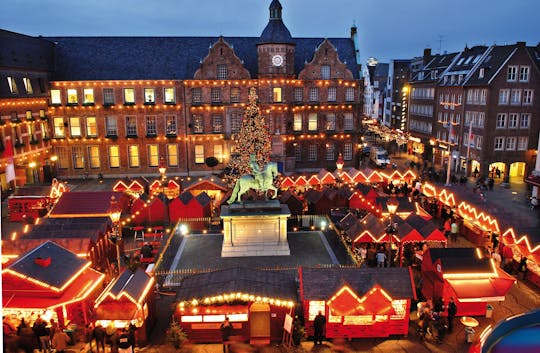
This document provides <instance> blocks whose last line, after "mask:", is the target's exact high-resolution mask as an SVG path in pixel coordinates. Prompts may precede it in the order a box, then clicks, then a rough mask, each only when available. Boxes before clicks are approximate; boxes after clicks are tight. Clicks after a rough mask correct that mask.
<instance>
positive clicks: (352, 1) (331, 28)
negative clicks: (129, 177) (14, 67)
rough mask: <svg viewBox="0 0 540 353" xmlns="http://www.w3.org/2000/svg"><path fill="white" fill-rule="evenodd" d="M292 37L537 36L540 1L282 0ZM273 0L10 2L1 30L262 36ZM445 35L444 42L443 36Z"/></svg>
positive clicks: (368, 49)
mask: <svg viewBox="0 0 540 353" xmlns="http://www.w3.org/2000/svg"><path fill="white" fill-rule="evenodd" d="M280 1H281V4H282V5H283V19H284V22H285V24H286V25H287V27H288V28H289V30H290V32H291V35H292V36H293V37H347V36H349V32H350V27H351V25H352V24H353V21H354V23H356V25H357V27H358V38H359V42H360V51H361V55H362V61H363V62H365V60H366V59H367V58H368V57H370V56H374V57H376V58H377V59H379V61H381V62H388V61H389V60H391V59H396V58H410V57H413V56H419V55H421V54H422V51H423V49H424V48H425V47H431V48H432V50H433V52H435V53H436V52H439V49H441V51H445V50H446V51H449V52H450V51H458V50H461V49H463V47H464V46H465V45H466V44H468V45H469V46H473V45H481V44H487V45H490V44H493V43H496V44H511V43H515V42H517V41H526V42H527V44H528V45H536V44H537V43H538V42H539V41H540V21H539V20H538V14H539V13H540V1H539V0H513V1H507V0H280ZM270 2H271V0H189V1H188V0H86V1H84V0H83V1H68V0H6V1H3V2H2V6H1V9H2V15H1V20H0V28H2V29H7V30H10V31H14V32H19V33H23V34H28V35H44V36H105V35H106V36H217V35H224V36H249V37H256V36H259V35H260V34H261V32H262V30H263V28H264V27H265V25H266V23H267V21H268V6H269V4H270ZM439 39H442V41H439Z"/></svg>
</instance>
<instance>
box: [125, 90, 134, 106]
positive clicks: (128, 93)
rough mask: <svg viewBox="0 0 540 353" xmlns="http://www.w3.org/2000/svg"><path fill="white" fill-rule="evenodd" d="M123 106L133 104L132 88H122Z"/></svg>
mask: <svg viewBox="0 0 540 353" xmlns="http://www.w3.org/2000/svg"><path fill="white" fill-rule="evenodd" d="M124 104H135V89H134V88H124Z"/></svg>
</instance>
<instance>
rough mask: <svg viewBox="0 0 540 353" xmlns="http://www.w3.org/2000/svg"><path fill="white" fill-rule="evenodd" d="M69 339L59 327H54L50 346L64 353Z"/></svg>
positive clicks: (59, 352)
mask: <svg viewBox="0 0 540 353" xmlns="http://www.w3.org/2000/svg"><path fill="white" fill-rule="evenodd" d="M70 341H71V338H69V336H68V334H67V333H65V332H64V330H62V329H60V328H56V330H55V331H54V336H53V338H52V341H51V343H52V348H54V349H55V350H56V352H57V353H64V350H65V349H66V348H67V346H68V343H69V342H70Z"/></svg>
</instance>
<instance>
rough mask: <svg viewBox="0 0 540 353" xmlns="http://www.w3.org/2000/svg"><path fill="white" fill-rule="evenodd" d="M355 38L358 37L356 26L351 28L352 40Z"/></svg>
mask: <svg viewBox="0 0 540 353" xmlns="http://www.w3.org/2000/svg"><path fill="white" fill-rule="evenodd" d="M354 36H356V25H353V26H352V27H351V38H354Z"/></svg>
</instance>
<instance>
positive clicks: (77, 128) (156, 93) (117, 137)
mask: <svg viewBox="0 0 540 353" xmlns="http://www.w3.org/2000/svg"><path fill="white" fill-rule="evenodd" d="M269 10H270V17H269V21H268V24H267V26H266V28H265V29H264V30H263V32H262V33H261V36H260V37H230V38H224V37H49V38H46V39H38V38H31V37H26V36H20V37H21V39H20V40H18V41H17V40H14V41H15V42H14V43H13V45H14V46H15V47H17V46H19V45H21V41H23V40H35V41H36V42H40V43H41V42H43V43H44V44H43V45H44V46H45V47H47V48H48V49H49V50H50V53H49V54H48V55H49V57H50V62H49V61H47V62H46V63H51V64H52V56H51V55H52V54H51V53H54V61H55V64H56V66H55V67H54V72H51V75H50V77H52V80H51V82H50V85H49V83H48V82H46V81H45V80H44V82H43V88H44V91H43V92H42V91H41V90H38V87H37V83H36V88H35V89H34V91H38V92H40V94H42V98H41V100H40V101H39V102H40V103H41V105H40V106H39V107H40V108H39V109H41V110H44V115H45V117H47V118H48V119H49V122H50V132H49V135H47V138H49V137H50V138H52V141H51V142H52V149H51V148H47V149H43V151H42V154H41V155H42V156H46V157H44V158H45V159H47V158H48V159H50V158H51V157H52V158H53V159H54V160H55V171H56V173H57V174H58V175H60V176H70V177H71V176H76V177H96V176H98V175H100V174H102V175H104V176H111V177H119V176H126V175H156V174H158V167H159V166H160V161H162V160H164V161H165V163H164V164H165V166H166V170H167V173H169V174H173V175H201V174H209V173H211V172H213V171H214V169H215V170H219V169H220V168H221V169H222V168H223V167H224V166H225V165H226V163H227V161H228V158H229V155H230V153H231V146H232V145H233V140H232V139H233V137H234V134H235V133H236V132H237V131H238V129H239V128H240V125H241V120H242V116H243V112H244V108H245V106H246V105H247V96H248V90H249V88H251V87H255V88H256V89H257V92H258V96H259V104H260V107H261V110H262V112H263V114H264V116H265V118H266V119H267V125H268V128H269V129H270V133H271V136H272V145H273V146H272V148H273V151H272V152H273V155H272V159H273V160H274V161H277V162H278V163H279V164H280V166H281V167H282V169H283V170H284V171H286V172H292V171H295V170H301V171H308V170H317V171H318V170H320V169H321V168H324V167H327V166H329V165H334V166H335V161H336V159H337V156H338V154H339V153H342V154H343V158H344V160H345V164H346V165H350V166H353V163H354V156H355V154H356V153H357V151H358V149H359V147H358V146H359V144H358V141H359V134H360V126H361V124H360V121H361V113H362V98H361V97H362V96H363V92H362V90H363V85H362V81H361V79H360V71H359V67H360V66H359V65H358V63H357V56H358V50H357V48H356V46H355V42H356V40H357V39H356V27H353V28H351V34H350V37H344V38H326V39H325V38H294V37H292V36H291V34H290V32H289V30H288V29H287V27H286V26H285V24H284V23H283V20H282V7H281V4H280V3H279V1H277V0H274V1H272V3H271V4H270V7H269ZM3 35H6V34H5V33H3ZM51 67H52V66H51ZM48 68H49V66H43V70H44V71H46V69H48ZM6 75H7V74H6ZM12 76H13V75H12ZM19 76H20V78H18V80H19V81H18V82H17V83H18V86H19V91H21V90H23V83H22V78H23V77H24V75H23V74H20V75H19ZM2 85H3V86H4V85H5V86H6V87H7V79H6V78H5V77H4V78H3V80H2ZM3 86H2V87H3ZM49 87H50V90H49ZM6 90H7V88H6ZM3 91H5V90H3ZM47 96H48V97H49V99H48V100H47V99H45V97H47ZM10 102H11V101H9V102H4V99H3V100H2V104H3V106H2V108H3V107H4V104H7V103H10ZM25 112H26V107H25V108H21V109H20V112H19V114H18V117H19V120H21V121H23V122H24V123H26V120H25V118H24V117H25V114H26V113H25ZM39 114H40V113H39V111H36V113H35V120H36V122H34V123H33V124H37V123H38V122H40V120H39V119H38V116H39ZM11 118H12V115H11V110H9V109H3V110H2V121H6V122H8V123H9V120H10V119H11ZM13 119H15V118H13ZM8 126H9V125H8ZM17 126H19V125H17ZM19 128H21V127H20V126H19ZM21 129H22V130H23V131H22V132H21V133H22V135H21V134H19V135H17V136H18V137H17V138H19V139H21V138H22V139H23V140H24V141H25V142H28V141H27V140H29V137H28V136H30V135H32V133H31V132H28V130H27V127H26V125H25V126H24V128H21ZM43 134H44V133H42V135H43ZM4 140H5V139H4ZM28 143H29V142H28ZM38 143H39V144H40V145H41V144H42V143H41V139H40V138H38ZM26 145H27V146H28V144H26ZM47 147H48V145H47ZM33 150H34V149H33V148H32V151H33ZM40 151H41V150H40ZM16 152H17V153H16V154H20V153H21V149H20V148H19V150H17V151H16ZM33 153H37V152H33ZM208 157H216V158H217V159H218V161H219V165H218V166H216V167H214V168H212V167H209V166H207V165H206V159H207V158H208Z"/></svg>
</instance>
